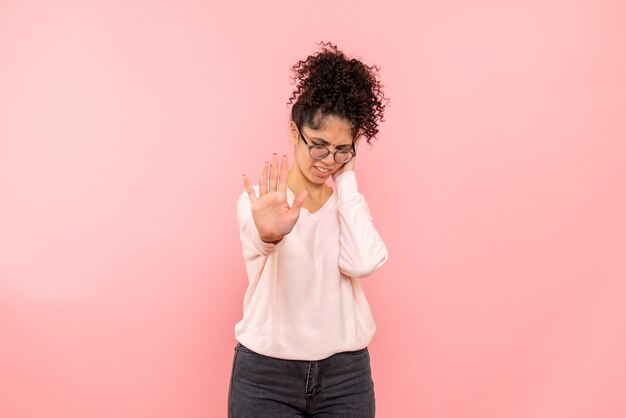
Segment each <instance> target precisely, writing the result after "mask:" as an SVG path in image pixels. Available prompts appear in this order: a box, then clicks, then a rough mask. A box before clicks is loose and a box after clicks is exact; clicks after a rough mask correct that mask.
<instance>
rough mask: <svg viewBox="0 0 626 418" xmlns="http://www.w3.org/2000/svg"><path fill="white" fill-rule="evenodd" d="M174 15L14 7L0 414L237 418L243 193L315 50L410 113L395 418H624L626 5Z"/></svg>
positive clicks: (394, 243)
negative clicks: (300, 66)
mask: <svg viewBox="0 0 626 418" xmlns="http://www.w3.org/2000/svg"><path fill="white" fill-rule="evenodd" d="M166 3H168V2H149V1H130V2H129V1H121V0H119V1H91V2H82V1H69V0H60V1H54V2H51V1H41V2H37V1H18V0H15V1H7V0H2V1H0V199H1V204H0V416H2V417H6V418H26V417H28V418H31V417H32V418H35V417H37V418H52V417H62V418H85V417H88V418H104V417H107V418H108V417H111V418H116V417H128V418H144V417H145V418H148V417H150V418H165V417H185V418H187V417H189V418H196V417H197V418H200V417H224V416H226V400H227V391H228V384H229V377H230V368H231V365H232V355H233V347H234V346H235V340H234V336H233V327H234V324H235V323H236V322H237V321H238V320H239V318H240V317H241V313H242V304H243V292H244V291H245V286H246V281H247V280H246V278H245V273H244V265H243V260H242V257H241V254H240V243H239V237H238V230H237V222H236V219H235V202H236V198H237V196H238V195H239V194H240V192H241V190H242V186H241V174H242V173H244V172H245V173H248V174H249V175H250V176H251V177H254V178H257V176H258V172H259V170H260V167H261V163H262V161H263V160H264V159H266V158H267V157H268V156H269V155H270V153H271V152H273V151H276V152H280V153H288V155H289V156H290V160H291V148H290V146H289V142H288V137H287V122H288V120H289V113H288V110H289V109H288V106H287V105H286V101H287V99H288V98H289V96H290V94H291V91H292V88H293V86H292V85H291V84H290V80H289V76H290V72H289V68H290V66H291V65H292V64H293V63H295V62H296V61H297V60H298V59H303V58H305V57H306V56H307V55H308V54H310V53H312V52H314V51H315V50H316V49H317V45H316V43H317V42H318V41H321V40H325V41H332V42H334V43H337V44H338V46H339V47H340V48H341V49H343V50H345V51H346V52H347V53H349V54H353V55H355V56H356V57H357V58H362V59H363V60H364V61H365V62H366V63H375V64H378V65H379V66H380V67H381V68H382V69H381V77H382V78H383V80H384V83H385V86H386V93H387V95H388V96H389V97H390V98H391V103H390V105H389V106H388V109H387V115H386V122H385V123H384V124H383V125H382V127H381V131H380V134H379V141H377V142H375V145H374V146H373V147H366V146H363V147H362V150H361V153H360V156H359V160H358V163H357V173H358V178H359V182H360V186H361V190H362V191H363V192H364V194H365V195H366V197H367V199H368V202H369V204H370V207H371V209H372V212H373V215H374V218H375V221H376V225H377V226H378V229H379V230H380V232H381V234H382V236H383V238H384V239H385V241H386V243H387V244H388V247H389V251H390V259H389V261H388V263H387V265H386V266H385V267H383V269H381V270H379V271H378V272H377V273H376V274H375V275H373V276H372V277H369V278H366V279H364V280H363V285H364V287H365V289H366V292H367V294H368V296H369V299H370V303H371V306H372V309H373V311H374V314H375V317H376V320H377V325H378V330H379V331H378V333H377V335H376V337H375V339H374V341H373V343H372V345H371V347H370V350H371V355H372V368H373V373H374V380H375V388H376V394H377V407H378V416H379V417H383V418H386V417H424V418H459V417H462V418H528V417H532V418H583V417H584V418H623V417H625V416H626V355H624V353H625V352H626V216H625V215H626V186H625V183H626V164H625V163H624V160H625V159H626V124H625V120H626V76H625V74H626V58H625V57H626V53H625V51H626V48H625V47H626V26H625V25H624V22H626V3H624V2H623V1H621V0H614V1H607V0H605V1H598V0H593V1H592V0H589V1H552V0H550V1H545V0H541V1H539V0H532V1H519V2H502V1H495V0H494V1H484V0H479V1H472V2H467V1H461V0H448V1H437V2H434V1H433V2H420V1H418V2H415V1H411V2H409V1H406V2H404V4H402V3H400V2H391V1H389V2H365V1H358V2H357V1H355V2H347V1H343V2H339V1H316V2H296V1H294V2H286V1H285V2H278V1H272V2H268V1H262V2H261V1H259V2H253V1H250V2H247V3H241V2H219V3H217V2H200V1H179V2H169V3H170V4H169V5H168V4H166ZM504 3H507V5H505V4H504ZM514 3H515V4H514Z"/></svg>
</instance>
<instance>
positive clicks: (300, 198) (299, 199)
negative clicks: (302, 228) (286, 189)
mask: <svg viewBox="0 0 626 418" xmlns="http://www.w3.org/2000/svg"><path fill="white" fill-rule="evenodd" d="M308 195H309V191H308V190H303V191H301V192H299V193H298V194H297V195H296V197H295V198H294V200H293V205H292V206H291V209H289V211H290V212H298V213H299V212H300V208H301V207H302V204H303V203H304V201H305V200H306V198H307V196H308Z"/></svg>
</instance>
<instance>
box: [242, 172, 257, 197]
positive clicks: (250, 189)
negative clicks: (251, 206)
mask: <svg viewBox="0 0 626 418" xmlns="http://www.w3.org/2000/svg"><path fill="white" fill-rule="evenodd" d="M243 186H244V187H245V188H246V192H247V193H248V196H249V197H250V201H251V202H256V200H257V197H256V192H255V191H254V188H253V187H252V183H250V179H249V178H248V176H246V175H245V174H244V175H243Z"/></svg>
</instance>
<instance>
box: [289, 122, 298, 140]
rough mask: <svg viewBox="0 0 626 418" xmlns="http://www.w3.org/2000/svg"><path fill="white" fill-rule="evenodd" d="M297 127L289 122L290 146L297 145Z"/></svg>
mask: <svg viewBox="0 0 626 418" xmlns="http://www.w3.org/2000/svg"><path fill="white" fill-rule="evenodd" d="M298 135H299V134H298V127H297V126H296V123H295V122H294V121H290V122H289V140H290V141H291V145H294V146H295V145H297V144H298Z"/></svg>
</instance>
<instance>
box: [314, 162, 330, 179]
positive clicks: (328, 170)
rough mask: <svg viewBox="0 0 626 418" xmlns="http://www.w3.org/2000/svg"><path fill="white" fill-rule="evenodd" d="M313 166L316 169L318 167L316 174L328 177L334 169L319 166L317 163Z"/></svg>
mask: <svg viewBox="0 0 626 418" xmlns="http://www.w3.org/2000/svg"><path fill="white" fill-rule="evenodd" d="M313 167H315V169H316V170H315V174H316V175H317V176H318V177H327V176H328V175H329V174H330V173H331V172H332V169H330V168H326V167H319V166H316V165H314V166H313ZM320 168H321V169H323V170H326V171H322V170H320Z"/></svg>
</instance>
